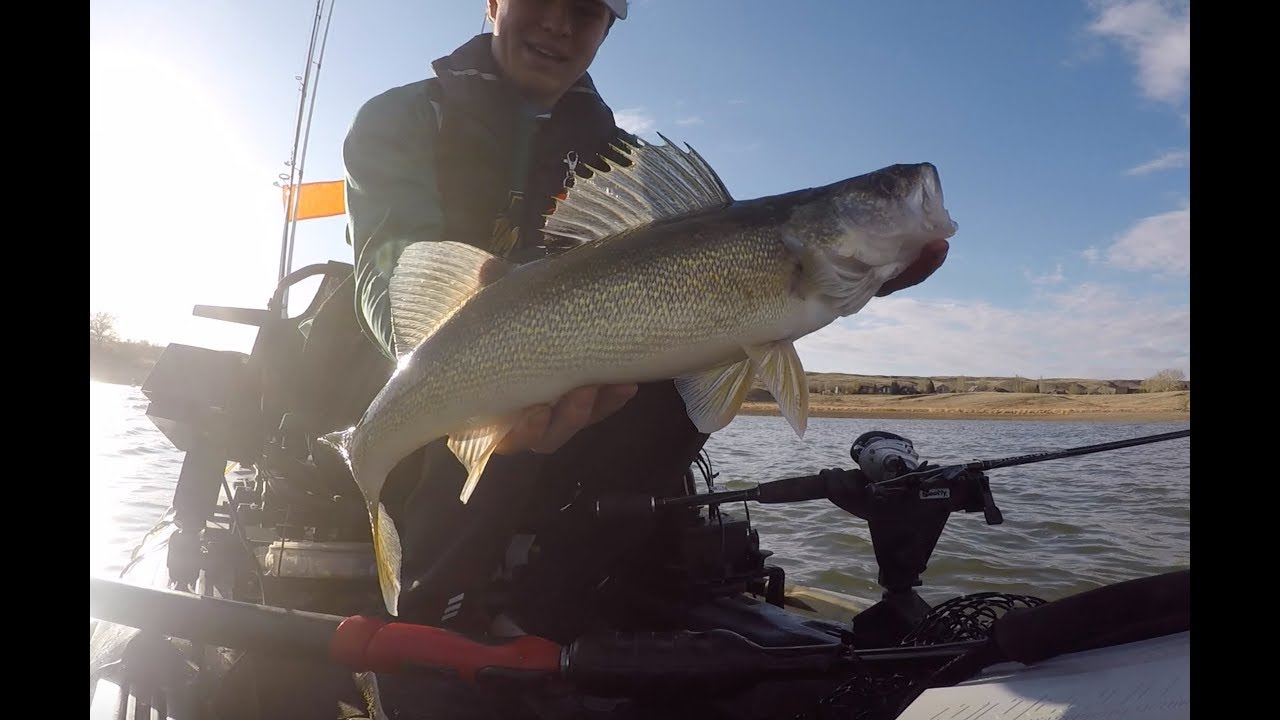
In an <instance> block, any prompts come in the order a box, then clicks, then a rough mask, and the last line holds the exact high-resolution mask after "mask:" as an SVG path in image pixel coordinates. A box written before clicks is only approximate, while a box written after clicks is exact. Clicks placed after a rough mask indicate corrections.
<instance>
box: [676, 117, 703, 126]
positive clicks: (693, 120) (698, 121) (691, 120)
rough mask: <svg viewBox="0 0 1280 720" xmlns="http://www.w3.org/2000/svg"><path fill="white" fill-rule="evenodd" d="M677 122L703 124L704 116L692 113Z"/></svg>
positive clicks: (680, 123)
mask: <svg viewBox="0 0 1280 720" xmlns="http://www.w3.org/2000/svg"><path fill="white" fill-rule="evenodd" d="M676 124H677V125H701V124H702V116H700V115H690V116H689V117H686V118H680V119H679V120H677V121H676Z"/></svg>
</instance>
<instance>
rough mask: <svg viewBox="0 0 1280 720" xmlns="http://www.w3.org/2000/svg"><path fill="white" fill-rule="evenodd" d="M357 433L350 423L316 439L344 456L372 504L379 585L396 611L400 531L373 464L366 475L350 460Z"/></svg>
mask: <svg viewBox="0 0 1280 720" xmlns="http://www.w3.org/2000/svg"><path fill="white" fill-rule="evenodd" d="M354 437H355V428H354V427H349V428H347V429H345V430H335V431H334V432H331V433H325V434H324V435H321V436H320V437H319V438H317V440H318V441H319V443H320V444H321V445H323V446H325V447H328V448H331V449H333V450H334V451H335V452H337V453H338V455H340V456H341V457H342V461H343V462H344V463H346V466H347V469H348V470H350V471H351V477H352V479H354V480H355V482H356V486H357V487H359V488H360V492H361V493H363V494H364V496H365V503H366V504H367V505H368V507H369V525H370V529H371V530H372V533H373V554H374V559H375V561H376V564H377V568H378V586H379V587H380V588H381V589H382V602H383V603H384V604H385V605H386V607H387V612H389V613H391V614H392V615H396V614H397V612H398V611H397V605H398V602H399V598H400V558H401V549H400V533H399V531H398V530H396V524H395V522H394V521H392V519H391V516H390V515H389V514H388V513H387V508H386V506H384V505H383V504H382V502H381V501H379V499H378V497H377V495H378V492H377V491H376V490H371V489H370V488H371V487H377V488H380V487H381V486H382V483H381V479H382V478H378V477H371V476H370V472H368V471H369V470H370V468H367V467H366V468H364V469H365V470H366V472H365V476H361V475H360V473H359V472H358V471H357V469H356V466H355V463H353V462H352V461H351V457H352V452H351V450H352V443H353V438H354ZM375 474H376V473H375ZM371 481H375V482H373V484H372V485H371V484H369V483H371Z"/></svg>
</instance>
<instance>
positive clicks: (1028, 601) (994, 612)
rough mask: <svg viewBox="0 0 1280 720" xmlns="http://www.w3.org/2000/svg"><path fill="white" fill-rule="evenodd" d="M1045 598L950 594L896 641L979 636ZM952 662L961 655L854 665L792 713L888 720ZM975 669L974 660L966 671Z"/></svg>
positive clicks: (806, 717)
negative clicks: (901, 667) (803, 709)
mask: <svg viewBox="0 0 1280 720" xmlns="http://www.w3.org/2000/svg"><path fill="white" fill-rule="evenodd" d="M1045 602H1046V601H1045V600H1043V599H1041V598H1038V597H1034V596H1030V595H1012V594H1007V593H997V592H983V593H974V594H972V595H964V596H961V597H957V598H952V599H951V600H948V601H946V602H944V603H942V604H940V605H938V606H937V607H935V608H933V610H931V611H930V612H929V614H928V615H926V616H925V617H924V619H923V620H921V621H920V623H919V624H918V625H917V626H916V627H915V629H913V630H912V631H911V632H910V633H908V634H907V636H906V637H904V638H903V639H902V642H901V643H899V645H900V646H902V647H918V646H922V645H935V644H939V643H951V642H963V641H966V640H984V639H986V638H987V635H988V634H989V633H990V631H991V625H992V624H993V623H994V622H995V621H996V620H998V619H1000V618H1001V617H1003V616H1004V614H1005V613H1007V612H1009V611H1010V610H1013V609H1014V608H1030V607H1036V606H1037V605H1043V604H1044V603H1045ZM957 662H961V663H962V662H963V658H960V659H958V660H957V661H953V664H952V666H951V667H944V668H942V669H936V668H924V669H922V670H920V671H919V672H918V673H917V674H905V673H902V672H885V671H883V670H877V669H876V668H874V667H872V666H871V665H869V664H863V665H862V666H861V667H858V666H856V665H855V672H854V674H853V675H852V677H850V678H849V680H848V681H846V682H845V683H843V684H842V685H840V686H839V687H838V688H836V690H835V691H834V692H832V693H831V694H830V695H828V696H827V697H825V698H823V699H822V700H820V701H819V702H818V703H817V704H816V705H815V706H814V707H813V708H812V709H811V710H810V711H809V712H807V713H803V714H800V715H798V716H796V720H892V718H894V717H895V716H896V715H897V714H898V712H899V711H900V710H901V708H902V703H903V702H904V701H905V700H906V699H907V698H908V697H910V696H912V695H914V694H915V693H918V692H919V690H920V689H921V687H923V685H925V684H929V683H930V682H931V681H934V680H935V679H936V678H937V676H938V675H940V674H941V673H942V672H946V671H947V670H951V671H952V672H953V673H954V672H955V671H956V668H957V667H958V666H957V665H955V664H954V663H957ZM980 668H981V666H980V665H978V666H974V667H973V668H972V670H974V671H976V670H978V669H980ZM961 674H965V670H964V669H961ZM960 679H963V678H960ZM953 681H959V680H953Z"/></svg>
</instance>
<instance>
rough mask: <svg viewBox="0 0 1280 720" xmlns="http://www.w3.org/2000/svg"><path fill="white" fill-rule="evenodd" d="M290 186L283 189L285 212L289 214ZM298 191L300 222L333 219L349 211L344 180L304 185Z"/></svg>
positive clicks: (298, 217)
mask: <svg viewBox="0 0 1280 720" xmlns="http://www.w3.org/2000/svg"><path fill="white" fill-rule="evenodd" d="M291 187H294V186H290V185H285V186H284V187H282V188H281V191H282V192H283V194H284V212H285V216H286V217H287V216H288V214H289V190H290V188H291ZM296 187H298V188H299V190H298V209H297V218H296V219H298V220H310V219H312V218H323V217H333V216H334V215H341V214H343V213H345V212H346V211H347V203H346V196H345V194H344V192H343V190H344V187H345V183H344V182H343V181H342V180H327V181H324V182H309V183H302V184H301V185H298V186H296Z"/></svg>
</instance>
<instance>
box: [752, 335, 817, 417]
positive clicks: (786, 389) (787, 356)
mask: <svg viewBox="0 0 1280 720" xmlns="http://www.w3.org/2000/svg"><path fill="white" fill-rule="evenodd" d="M743 349H744V350H746V352H747V357H749V358H751V363H752V364H753V365H755V368H756V375H757V376H758V377H759V378H760V382H761V383H763V384H764V386H765V389H767V390H768V391H769V394H771V395H773V399H774V400H776V401H777V403H778V410H780V411H781V412H782V416H783V417H785V418H786V419H787V422H789V423H791V428H792V429H793V430H795V431H796V435H797V436H799V437H804V431H805V428H806V427H807V426H808V423H809V380H808V379H807V378H806V377H805V375H804V366H803V365H801V364H800V356H799V355H797V354H796V346H795V345H794V344H792V343H791V341H785V342H775V343H770V344H768V345H756V346H752V347H746V348H743Z"/></svg>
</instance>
